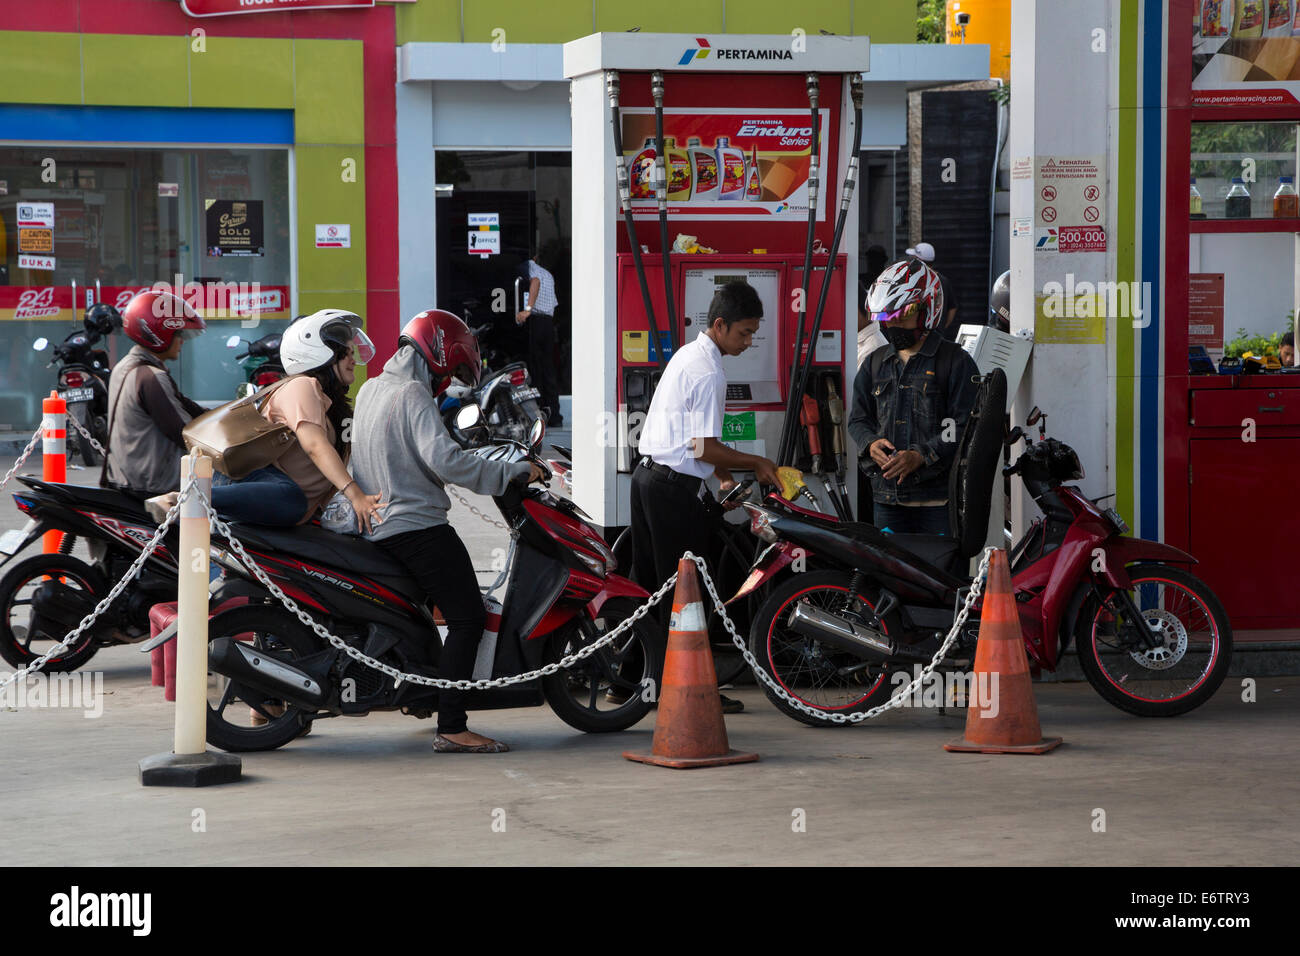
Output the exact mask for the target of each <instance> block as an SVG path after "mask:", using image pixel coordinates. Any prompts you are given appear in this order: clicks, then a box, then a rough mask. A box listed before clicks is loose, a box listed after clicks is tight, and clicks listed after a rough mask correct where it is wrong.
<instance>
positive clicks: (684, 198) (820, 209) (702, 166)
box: [622, 109, 830, 220]
mask: <svg viewBox="0 0 1300 956" xmlns="http://www.w3.org/2000/svg"><path fill="white" fill-rule="evenodd" d="M819 116H820V118H821V128H822V129H823V130H826V129H829V122H830V118H829V113H828V111H827V110H820V111H819ZM622 120H623V150H624V152H623V161H624V162H625V163H626V164H627V167H628V183H629V186H630V189H631V195H632V208H633V209H634V210H635V214H636V217H637V218H638V219H652V218H655V217H656V216H657V215H658V206H657V205H656V202H655V189H654V163H655V117H654V110H652V109H625V110H623V115H622ZM819 147H820V148H819V150H818V154H819V162H820V165H821V168H822V169H823V170H825V169H826V164H827V147H826V137H824V136H823V137H821V138H820V140H819ZM664 152H665V153H666V156H665V167H666V170H667V174H668V215H670V216H672V217H674V218H676V219H686V220H700V219H729V218H731V217H740V216H762V217H771V218H775V219H795V220H806V219H807V218H808V168H809V157H810V156H811V155H812V127H811V125H810V121H809V115H808V113H807V111H802V112H801V111H799V110H782V111H769V110H749V109H715V110H708V109H687V110H672V109H665V110H664ZM822 186H823V188H822V189H821V190H820V191H819V192H818V195H817V218H818V219H819V220H821V219H824V218H825V215H826V188H825V187H826V184H825V183H823V184H822Z"/></svg>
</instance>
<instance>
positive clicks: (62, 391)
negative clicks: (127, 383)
mask: <svg viewBox="0 0 1300 956" xmlns="http://www.w3.org/2000/svg"><path fill="white" fill-rule="evenodd" d="M82 325H83V326H84V328H83V330H82V331H79V332H73V333H71V334H70V335H69V336H68V337H67V338H66V339H64V340H63V343H62V344H61V345H56V346H54V350H53V353H52V355H53V359H52V361H51V362H50V363H49V364H50V365H51V366H52V365H54V364H55V363H58V366H59V373H58V391H59V397H60V398H62V399H63V400H64V401H65V402H66V403H67V405H68V416H69V417H70V418H75V419H76V420H77V421H78V422H79V423H80V424H81V426H82V428H85V429H86V431H88V432H89V433H90V434H91V435H92V436H93V437H94V439H95V441H97V442H99V444H100V445H101V446H102V447H106V446H107V444H108V378H109V375H110V374H111V372H112V369H111V368H110V367H109V360H108V353H107V352H105V351H104V350H103V349H97V348H95V346H96V345H98V344H99V342H100V340H101V339H105V338H107V337H108V336H110V335H112V334H113V333H114V332H116V331H117V330H119V329H121V328H122V316H121V314H120V313H119V312H118V311H117V309H115V308H113V307H112V306H111V305H109V304H108V303H106V302H96V303H95V304H94V305H92V306H91V307H90V308H89V309H87V310H86V314H85V317H84V318H83V319H82ZM49 345H50V342H49V340H48V339H46V338H39V339H37V340H36V341H35V342H33V343H32V349H33V350H35V351H37V352H43V351H45V349H47V348H48V347H49ZM68 451H69V452H70V453H72V454H75V455H77V456H78V457H80V458H81V461H82V464H84V465H86V467H88V468H90V467H98V466H99V465H100V463H101V461H102V459H101V457H100V454H99V452H97V451H95V449H94V447H93V446H91V444H90V442H88V441H86V440H85V438H84V437H83V436H82V434H81V432H80V430H78V429H77V428H76V426H72V427H70V428H69V429H68Z"/></svg>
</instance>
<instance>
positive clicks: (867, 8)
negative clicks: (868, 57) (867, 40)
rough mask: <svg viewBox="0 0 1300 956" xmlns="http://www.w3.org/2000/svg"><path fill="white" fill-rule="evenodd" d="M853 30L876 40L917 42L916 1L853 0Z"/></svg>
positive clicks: (857, 34) (874, 41)
mask: <svg viewBox="0 0 1300 956" xmlns="http://www.w3.org/2000/svg"><path fill="white" fill-rule="evenodd" d="M853 33H854V35H855V36H869V37H871V40H872V42H873V43H915V42H916V2H915V0H853Z"/></svg>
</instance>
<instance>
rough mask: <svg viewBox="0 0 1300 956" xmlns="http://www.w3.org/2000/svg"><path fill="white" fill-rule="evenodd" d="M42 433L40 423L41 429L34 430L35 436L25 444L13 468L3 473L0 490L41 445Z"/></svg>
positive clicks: (42, 425) (43, 427)
mask: <svg viewBox="0 0 1300 956" xmlns="http://www.w3.org/2000/svg"><path fill="white" fill-rule="evenodd" d="M44 433H45V423H44V422H41V427H40V428H38V429H36V434H35V435H33V436H32V440H31V441H29V442H28V443H27V447H26V448H24V449H23V453H22V454H21V455H19V456H18V460H17V461H16V462H14V466H13V467H12V468H10V469H9V470H8V471H7V472H5V476H4V480H3V481H0V488H3V487H4V486H5V485H7V484H9V479H10V478H12V477H13V476H14V475H15V474H17V472H18V469H19V468H21V467H22V466H23V463H24V462H25V461H27V459H28V457H30V456H31V453H32V452H33V451H34V450H35V449H36V446H37V445H39V444H40V443H41V436H42V435H43V434H44Z"/></svg>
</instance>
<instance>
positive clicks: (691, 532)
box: [632, 465, 718, 621]
mask: <svg viewBox="0 0 1300 956" xmlns="http://www.w3.org/2000/svg"><path fill="white" fill-rule="evenodd" d="M698 488H699V485H698V484H697V483H696V482H693V481H682V480H674V479H671V478H668V477H665V476H662V475H658V474H656V473H655V472H653V471H651V470H650V469H648V468H645V467H643V466H641V465H638V466H637V468H636V471H634V472H633V473H632V579H633V580H634V581H636V583H637V584H639V585H641V587H643V588H645V589H646V590H647V591H650V592H651V593H653V592H654V591H656V590H657V589H658V588H659V585H661V584H663V583H664V581H665V580H667V579H668V577H669V576H670V575H671V574H673V572H675V571H676V570H677V562H678V561H679V560H681V556H682V553H683V552H685V551H690V552H692V553H693V554H697V555H699V556H700V557H705V556H707V555H708V553H709V545H710V542H711V541H712V538H713V535H714V534H715V533H716V531H717V520H718V519H717V517H716V516H715V515H714V514H713V513H712V512H711V511H710V510H709V508H708V507H707V506H706V505H705V503H704V502H703V501H701V500H700V497H699V492H698ZM659 608H660V610H661V612H662V614H661V617H662V619H663V620H664V621H667V620H668V617H669V615H670V614H671V613H672V603H671V602H670V601H668V600H665V601H664V602H663V603H661V604H660V605H659Z"/></svg>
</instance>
